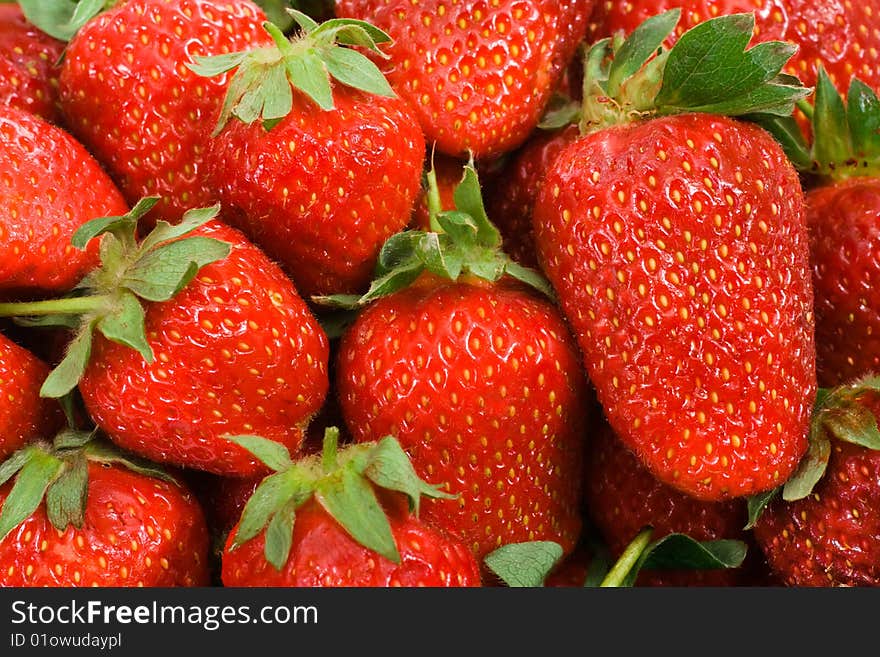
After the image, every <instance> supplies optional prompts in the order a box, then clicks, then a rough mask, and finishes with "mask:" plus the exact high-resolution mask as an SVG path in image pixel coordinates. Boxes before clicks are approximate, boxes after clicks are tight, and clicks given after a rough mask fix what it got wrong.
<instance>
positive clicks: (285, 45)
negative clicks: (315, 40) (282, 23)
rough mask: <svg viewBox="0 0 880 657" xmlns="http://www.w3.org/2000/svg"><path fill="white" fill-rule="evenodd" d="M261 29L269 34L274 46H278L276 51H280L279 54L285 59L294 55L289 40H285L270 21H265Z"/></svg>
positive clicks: (282, 33)
mask: <svg viewBox="0 0 880 657" xmlns="http://www.w3.org/2000/svg"><path fill="white" fill-rule="evenodd" d="M263 29H264V30H266V31H267V32H268V33H269V36H271V37H272V40H273V41H274V42H275V45H277V46H278V50H280V51H281V54H282V55H283V56H284V57H285V58H287V57H290V56H291V55H293V54H294V48H293V44H291V43H290V39H288V38H287V36H286V35H285V34H284V32H282V31H281V29H280V28H279V27H278V26H277V25H275V24H274V23H272V22H270V21H266V22H264V23H263Z"/></svg>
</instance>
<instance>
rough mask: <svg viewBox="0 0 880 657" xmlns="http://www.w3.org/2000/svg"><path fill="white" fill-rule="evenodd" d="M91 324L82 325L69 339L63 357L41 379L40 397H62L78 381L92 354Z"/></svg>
mask: <svg viewBox="0 0 880 657" xmlns="http://www.w3.org/2000/svg"><path fill="white" fill-rule="evenodd" d="M93 325H94V322H93V323H91V324H88V325H86V326H84V327H83V329H82V330H81V331H80V332H79V334H77V336H76V337H75V338H73V340H71V341H70V344H68V346H67V353H65V355H64V358H63V359H61V362H60V363H58V365H57V366H56V367H55V369H53V370H52V371H51V372H49V376H47V377H46V380H45V381H43V385H42V387H41V388H40V396H41V397H54V398H57V397H63V396H64V395H66V394H67V393H69V392H70V391H71V390H73V389H74V388H75V387H76V385H77V384H78V383H79V380H80V379H81V378H82V375H83V373H84V372H85V371H86V365H87V364H88V362H89V357H90V356H91V354H92V328H93Z"/></svg>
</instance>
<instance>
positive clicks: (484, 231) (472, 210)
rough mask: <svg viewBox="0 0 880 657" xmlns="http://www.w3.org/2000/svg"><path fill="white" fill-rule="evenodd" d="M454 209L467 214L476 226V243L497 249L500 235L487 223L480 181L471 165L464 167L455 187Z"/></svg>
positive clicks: (489, 222) (499, 243)
mask: <svg viewBox="0 0 880 657" xmlns="http://www.w3.org/2000/svg"><path fill="white" fill-rule="evenodd" d="M453 197H454V199H455V209H456V210H458V211H459V212H464V213H466V214H469V215H470V216H471V218H472V219H473V220H474V223H475V224H476V226H477V243H478V244H480V245H481V246H486V247H495V248H497V247H499V246H500V245H501V233H500V232H498V229H497V228H496V227H495V226H494V225H493V224H492V222H491V221H489V217H488V215H487V214H486V207H485V205H483V192H482V190H481V189H480V179H479V177H478V176H477V170H476V169H475V168H474V166H473V165H472V164H468V165H466V166H465V167H464V176H463V177H462V180H461V182H460V183H459V184H458V186H456V188H455V192H454V195H453Z"/></svg>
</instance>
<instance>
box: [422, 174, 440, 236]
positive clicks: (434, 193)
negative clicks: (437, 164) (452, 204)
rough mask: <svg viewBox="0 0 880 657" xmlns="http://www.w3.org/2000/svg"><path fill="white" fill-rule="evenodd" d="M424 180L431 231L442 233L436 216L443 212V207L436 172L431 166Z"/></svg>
mask: <svg viewBox="0 0 880 657" xmlns="http://www.w3.org/2000/svg"><path fill="white" fill-rule="evenodd" d="M426 178H427V182H428V191H427V193H426V195H425V200H426V202H427V203H428V217H429V218H430V221H431V231H433V232H435V233H442V232H443V228H442V227H441V226H440V222H439V221H437V215H438V214H440V213H441V212H443V206H442V203H441V201H440V187H439V186H438V184H437V172H436V171H435V170H434V166H433V165H432V166H431V168H430V170H429V171H428V173H427V174H426Z"/></svg>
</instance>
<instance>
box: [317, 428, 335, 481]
mask: <svg viewBox="0 0 880 657" xmlns="http://www.w3.org/2000/svg"><path fill="white" fill-rule="evenodd" d="M338 445H339V429H337V428H336V427H327V429H325V430H324V449H323V453H322V455H321V467H322V468H323V470H324V474H330V473H331V472H333V471H334V470H336V469H337V468H338V467H339V461H338V459H337V451H338V450H337V448H338Z"/></svg>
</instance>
